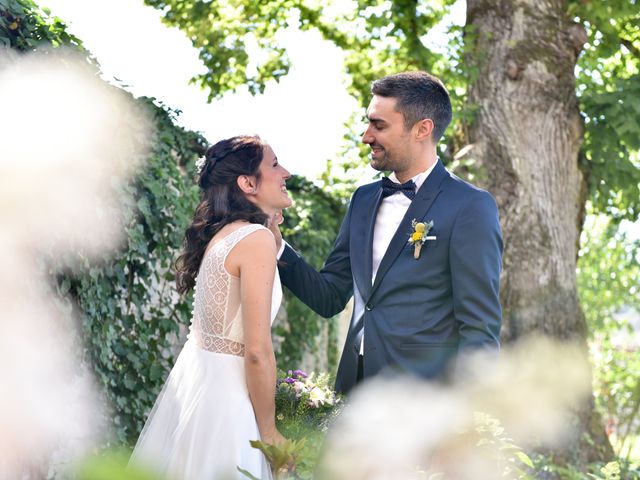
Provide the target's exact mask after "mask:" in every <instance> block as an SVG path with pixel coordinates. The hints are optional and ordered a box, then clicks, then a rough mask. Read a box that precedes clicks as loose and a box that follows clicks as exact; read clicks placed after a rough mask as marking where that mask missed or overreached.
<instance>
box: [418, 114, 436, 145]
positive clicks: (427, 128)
mask: <svg viewBox="0 0 640 480" xmlns="http://www.w3.org/2000/svg"><path fill="white" fill-rule="evenodd" d="M414 129H415V135H416V140H420V141H422V140H426V139H427V138H429V137H430V136H431V134H432V133H433V120H431V119H430V118H423V119H422V120H420V121H419V122H418V123H416V125H415V127H414Z"/></svg>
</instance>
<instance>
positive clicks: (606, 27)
mask: <svg viewBox="0 0 640 480" xmlns="http://www.w3.org/2000/svg"><path fill="white" fill-rule="evenodd" d="M146 3H147V4H148V5H151V6H154V7H155V8H159V9H161V10H162V11H163V12H164V21H165V22H166V23H167V24H169V25H171V26H175V27H178V28H181V29H182V30H184V31H185V32H186V33H187V35H188V36H189V38H190V39H191V41H192V42H193V45H194V46H195V47H196V48H198V49H199V50H200V52H201V53H200V55H201V58H203V60H204V63H205V66H207V67H208V72H207V73H205V74H203V75H199V76H198V77H196V79H195V80H196V81H197V82H198V83H199V84H200V85H202V86H203V87H204V88H206V89H207V90H209V92H210V94H209V95H210V98H214V97H220V96H221V95H223V94H224V93H226V92H228V91H234V90H236V89H237V88H238V87H239V86H240V85H243V84H247V85H248V86H249V90H250V91H252V92H254V93H255V92H262V91H264V88H265V85H266V83H267V82H268V81H270V80H276V81H277V80H279V79H280V78H281V77H282V76H283V75H285V74H286V72H287V71H288V68H289V66H290V65H289V60H288V58H287V56H286V52H285V51H284V49H283V47H282V46H281V45H280V44H279V42H278V36H277V33H278V31H279V30H281V29H285V28H300V29H302V30H305V29H311V28H316V29H318V30H319V31H320V32H321V33H322V34H323V36H324V37H325V38H326V39H328V40H330V41H332V42H333V43H335V44H336V45H337V46H338V47H340V48H341V49H342V50H344V51H345V53H346V61H345V69H346V71H347V73H348V74H349V76H350V80H351V83H350V87H349V88H350V91H351V92H352V93H353V94H354V95H355V97H356V98H357V99H358V101H359V102H360V104H361V105H362V106H363V107H364V106H366V104H367V102H368V101H369V96H370V94H369V85H370V82H371V81H372V80H373V79H375V78H379V77H380V76H383V75H386V74H389V73H394V72H397V71H402V70H408V69H422V70H427V71H430V72H432V73H434V74H436V75H438V76H440V77H441V78H443V79H444V81H445V83H446V85H447V86H448V87H449V89H450V90H451V93H452V100H453V104H454V112H455V115H456V116H455V117H454V124H453V126H452V128H451V129H450V130H449V134H448V137H447V142H448V146H449V148H448V149H447V150H444V149H442V150H441V152H440V153H441V155H442V156H443V157H444V158H445V159H451V158H452V157H453V156H454V155H455V154H456V153H457V152H458V151H459V150H460V149H462V148H463V147H464V146H465V143H464V137H465V135H464V129H465V125H466V124H467V123H468V122H469V121H471V120H472V118H473V117H472V115H473V105H466V106H465V101H466V91H467V86H468V84H469V81H470V80H472V79H473V78H474V75H477V72H475V71H474V68H475V67H473V64H472V63H470V62H465V53H466V52H467V51H468V50H469V49H472V48H473V44H474V31H473V29H471V28H469V27H467V28H461V27H460V26H459V25H455V24H453V23H452V22H451V19H448V20H447V21H446V22H445V23H446V25H447V29H446V30H445V32H444V35H445V37H446V40H445V41H446V44H445V45H442V43H443V41H442V40H441V41H440V42H438V39H436V38H434V37H433V34H432V30H434V29H435V28H436V27H438V26H441V25H442V23H441V22H442V21H443V19H445V16H446V15H447V13H449V12H450V9H451V7H452V5H453V4H454V3H455V1H454V0H440V1H436V2H426V1H418V0H358V1H354V2H350V3H349V4H345V2H339V1H334V2H331V1H329V2H318V1H316V0H278V1H273V2H257V3H256V2H252V1H250V0H219V1H210V2H205V1H202V0H198V1H195V2H181V1H180V0H146ZM346 5H350V7H347V6H346ZM506 7H507V5H505V8H506ZM566 9H567V12H568V14H569V15H571V17H572V18H574V19H575V22H576V28H575V29H574V30H572V31H571V32H567V34H568V35H570V36H572V39H573V40H574V41H575V45H576V48H578V49H579V48H580V46H581V41H582V40H584V39H583V38H582V36H583V35H585V32H586V35H587V37H586V39H587V40H588V43H587V45H586V48H585V51H584V53H583V54H582V55H581V56H580V58H579V61H578V69H577V94H578V95H579V98H580V106H581V110H582V114H583V117H584V120H585V125H586V132H585V141H584V144H583V148H582V154H581V158H582V160H583V162H582V167H583V169H584V171H585V172H586V173H587V175H588V178H589V186H590V191H591V198H592V199H593V202H594V206H595V207H596V208H597V209H598V211H601V212H606V213H608V214H611V215H613V216H615V217H616V218H619V219H621V218H627V219H631V220H635V219H636V218H637V217H638V214H639V213H640V190H638V188H639V187H638V185H639V184H640V159H639V158H638V149H639V148H640V75H639V68H640V55H639V53H638V52H639V51H640V28H639V27H638V25H640V13H639V12H640V8H639V7H638V3H637V1H636V0H614V1H612V2H583V1H580V0H572V1H569V2H567V3H566ZM249 39H254V40H256V41H257V42H258V45H259V47H260V49H259V50H258V52H262V53H257V54H256V57H259V58H262V57H265V58H266V59H267V60H256V59H255V58H251V56H250V55H249V54H248V50H247V45H248V42H249V41H250V40H249ZM476 54H477V53H476ZM274 55H279V56H280V57H279V59H276V58H275V57H274ZM210 59H215V61H211V60H210ZM254 64H255V65H257V67H256V70H254V72H253V73H251V68H250V67H251V66H252V65H254Z"/></svg>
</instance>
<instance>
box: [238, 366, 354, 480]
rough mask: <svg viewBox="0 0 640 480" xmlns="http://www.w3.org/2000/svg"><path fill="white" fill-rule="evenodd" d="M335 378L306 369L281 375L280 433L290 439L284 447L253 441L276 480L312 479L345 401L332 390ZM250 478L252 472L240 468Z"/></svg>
mask: <svg viewBox="0 0 640 480" xmlns="http://www.w3.org/2000/svg"><path fill="white" fill-rule="evenodd" d="M331 383H332V381H331V377H330V376H329V375H328V374H326V373H324V374H319V375H316V374H315V373H313V372H312V373H310V374H307V373H306V372H304V371H302V370H295V371H292V370H289V371H287V372H280V373H279V374H278V380H277V384H276V420H277V422H276V423H277V426H278V430H280V432H281V433H282V434H283V435H284V436H285V437H287V441H286V442H284V443H282V444H280V445H270V444H266V443H263V442H259V441H252V442H251V446H252V447H254V448H258V449H259V450H261V451H262V452H263V453H264V455H265V456H266V457H267V460H269V463H270V464H271V466H272V468H273V471H274V475H275V477H276V479H278V478H287V479H312V478H314V471H315V467H316V464H317V462H318V458H319V455H320V450H321V448H322V444H323V442H324V437H325V434H326V432H327V429H328V428H329V424H330V423H331V421H332V420H333V419H334V418H335V417H336V416H337V415H338V414H339V413H340V411H341V410H342V406H343V403H344V402H343V400H342V398H341V397H340V395H338V394H336V393H335V392H334V391H333V389H332V388H331V386H330V385H331ZM238 470H239V471H240V472H242V473H243V474H244V475H245V476H246V477H247V478H250V479H252V480H256V479H255V477H254V476H252V475H251V474H250V473H249V472H246V471H244V470H242V469H240V468H238Z"/></svg>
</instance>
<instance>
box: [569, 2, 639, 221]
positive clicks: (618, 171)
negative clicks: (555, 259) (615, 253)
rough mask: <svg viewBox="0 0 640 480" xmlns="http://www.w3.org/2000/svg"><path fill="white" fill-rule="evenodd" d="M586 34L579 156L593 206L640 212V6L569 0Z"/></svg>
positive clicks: (632, 214)
mask: <svg viewBox="0 0 640 480" xmlns="http://www.w3.org/2000/svg"><path fill="white" fill-rule="evenodd" d="M569 9H570V12H571V14H572V15H574V17H575V19H576V20H577V21H578V22H579V23H581V24H582V25H584V27H585V28H586V32H587V35H588V40H587V43H586V45H585V49H584V52H583V53H582V55H581V56H580V58H579V60H578V69H577V72H576V73H577V78H576V80H577V82H576V83H577V93H578V96H579V99H580V109H581V111H582V113H583V116H584V118H585V127H586V132H585V142H584V145H583V158H584V159H585V165H584V166H585V170H586V172H587V173H588V178H589V186H590V190H591V193H592V200H593V202H594V207H595V208H596V210H597V211H600V212H606V213H607V214H609V215H612V216H613V217H614V218H616V219H621V218H627V219H637V218H638V215H640V190H639V187H640V156H639V150H640V5H638V2H637V1H634V0H614V1H609V2H579V1H572V2H571V3H570V6H569Z"/></svg>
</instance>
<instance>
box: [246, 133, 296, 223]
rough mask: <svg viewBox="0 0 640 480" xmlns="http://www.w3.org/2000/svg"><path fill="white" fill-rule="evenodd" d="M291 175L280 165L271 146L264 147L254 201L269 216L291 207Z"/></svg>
mask: <svg viewBox="0 0 640 480" xmlns="http://www.w3.org/2000/svg"><path fill="white" fill-rule="evenodd" d="M290 176H291V174H290V173H289V172H288V171H287V169H286V168H284V167H283V166H282V165H280V164H279V163H278V158H277V157H276V154H275V153H274V152H273V150H272V148H271V147H270V146H269V145H265V146H264V150H263V154H262V162H261V163H260V180H259V182H258V185H257V188H256V192H255V194H254V195H253V200H254V201H255V203H256V204H257V205H258V206H259V207H260V208H261V209H262V211H263V212H264V213H266V214H267V215H273V214H275V213H276V212H278V211H280V210H282V209H283V208H287V207H290V206H291V198H290V197H289V193H288V192H287V186H286V183H285V182H286V180H287V179H288V178H289V177H290Z"/></svg>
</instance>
